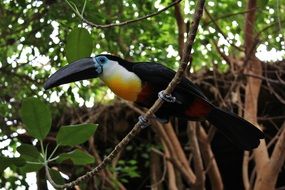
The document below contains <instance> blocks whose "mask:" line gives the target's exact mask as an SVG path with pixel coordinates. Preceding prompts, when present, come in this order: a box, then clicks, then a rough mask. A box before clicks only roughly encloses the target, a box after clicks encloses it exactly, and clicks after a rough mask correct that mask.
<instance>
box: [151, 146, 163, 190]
mask: <svg viewBox="0 0 285 190" xmlns="http://www.w3.org/2000/svg"><path fill="white" fill-rule="evenodd" d="M150 163H151V164H150V176H151V190H162V189H163V186H162V181H163V180H164V179H163V178H164V176H163V175H162V172H161V168H163V167H162V165H161V161H160V156H159V155H157V154H156V153H155V152H153V151H151V160H150Z"/></svg>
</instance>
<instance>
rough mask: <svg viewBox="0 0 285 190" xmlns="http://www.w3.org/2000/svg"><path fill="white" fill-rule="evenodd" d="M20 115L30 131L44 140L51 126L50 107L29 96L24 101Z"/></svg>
mask: <svg viewBox="0 0 285 190" xmlns="http://www.w3.org/2000/svg"><path fill="white" fill-rule="evenodd" d="M20 116H21V118H22V120H23V122H24V124H25V125H26V128H27V130H28V133H29V134H30V135H31V136H33V137H35V138H37V139H39V140H43V139H44V138H45V137H46V136H47V134H48V132H49V130H50V127H51V113H50V111H49V109H48V107H47V106H46V105H45V104H44V103H43V102H42V101H40V100H39V99H37V98H27V99H24V100H23V102H22V107H21V109H20Z"/></svg>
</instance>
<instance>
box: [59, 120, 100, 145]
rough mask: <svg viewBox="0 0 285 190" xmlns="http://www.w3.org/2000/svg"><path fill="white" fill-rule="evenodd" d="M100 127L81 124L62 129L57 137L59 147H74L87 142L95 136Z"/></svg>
mask: <svg viewBox="0 0 285 190" xmlns="http://www.w3.org/2000/svg"><path fill="white" fill-rule="evenodd" d="M97 127H98V125H94V124H80V125H70V126H64V127H61V128H60V130H59V131H58V134H57V136H56V142H57V143H58V144H59V145H69V146H74V145H78V144H81V143H83V142H85V141H86V140H87V139H88V138H89V137H90V136H91V135H93V134H94V133H95V131H96V129H97Z"/></svg>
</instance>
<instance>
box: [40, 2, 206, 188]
mask: <svg viewBox="0 0 285 190" xmlns="http://www.w3.org/2000/svg"><path fill="white" fill-rule="evenodd" d="M204 4H205V0H199V1H198V2H197V5H196V9H195V13H194V19H193V22H192V24H191V29H190V31H189V35H188V36H189V38H188V39H187V42H186V46H185V49H184V52H183V58H182V61H181V63H180V67H179V69H178V71H177V72H176V74H175V76H174V78H173V79H172V81H171V82H170V83H169V85H168V86H167V88H166V89H165V93H166V94H171V92H172V91H173V90H174V88H175V86H176V85H177V84H178V83H179V82H180V81H181V79H182V77H183V75H184V71H185V69H186V67H187V65H188V63H189V64H190V65H191V56H192V55H191V51H192V47H193V44H194V40H195V37H196V34H197V30H198V26H199V22H200V19H201V17H202V14H203V8H204ZM162 104H163V100H161V99H159V98H158V99H157V100H156V102H155V103H154V104H153V106H152V107H151V108H150V109H149V110H148V111H147V112H146V114H145V115H144V117H145V119H149V118H150V117H151V116H152V115H153V114H154V113H155V112H156V111H157V110H158V109H159V108H160V107H161V106H162ZM143 124H144V123H142V122H141V121H138V122H137V123H136V124H135V126H134V128H133V129H132V130H131V131H130V132H129V133H128V134H127V135H126V136H125V137H124V138H123V140H122V141H121V142H119V144H117V145H116V147H115V148H114V149H113V151H112V152H111V153H110V154H109V155H108V156H106V157H105V158H104V160H103V161H102V162H101V163H100V164H99V165H98V166H96V167H95V168H94V169H93V170H91V171H89V172H87V173H86V174H85V175H83V176H80V177H78V178H77V179H76V180H74V181H72V182H69V183H65V184H64V185H58V184H56V183H55V182H54V181H53V180H52V179H51V178H50V174H49V172H48V165H47V164H45V168H46V173H47V176H48V178H49V181H50V183H51V184H52V185H53V186H54V187H55V188H59V189H63V188H68V187H73V186H75V185H77V184H78V183H80V182H81V181H83V180H85V179H88V178H90V177H92V176H93V175H95V174H96V173H98V172H99V171H101V170H102V169H103V168H104V167H106V165H107V164H108V163H110V162H111V161H112V159H113V158H114V157H116V155H117V154H118V153H119V152H120V151H121V150H122V149H123V148H124V147H125V146H126V145H127V144H128V143H129V142H130V141H131V140H132V139H133V138H134V137H135V136H136V135H137V134H138V133H139V132H140V131H141V130H142V126H143Z"/></svg>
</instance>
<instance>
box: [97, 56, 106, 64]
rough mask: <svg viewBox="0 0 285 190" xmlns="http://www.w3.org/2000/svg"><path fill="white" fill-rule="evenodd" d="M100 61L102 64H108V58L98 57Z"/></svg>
mask: <svg viewBox="0 0 285 190" xmlns="http://www.w3.org/2000/svg"><path fill="white" fill-rule="evenodd" d="M98 61H99V62H100V63H101V64H104V63H106V62H107V58H106V57H98Z"/></svg>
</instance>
